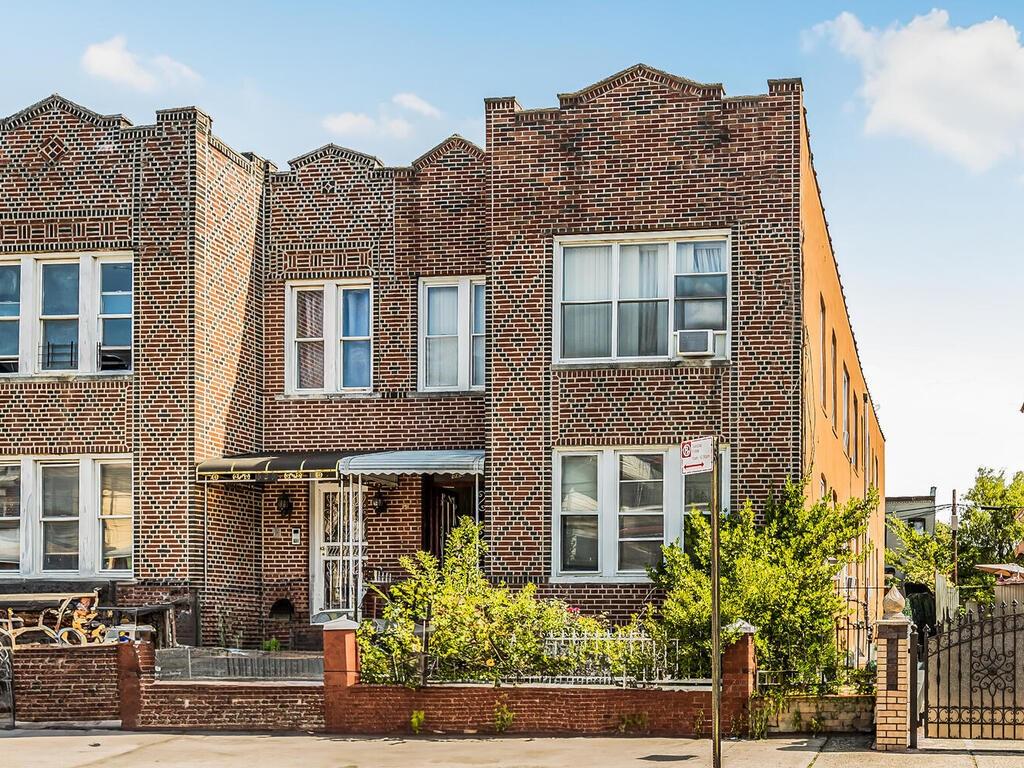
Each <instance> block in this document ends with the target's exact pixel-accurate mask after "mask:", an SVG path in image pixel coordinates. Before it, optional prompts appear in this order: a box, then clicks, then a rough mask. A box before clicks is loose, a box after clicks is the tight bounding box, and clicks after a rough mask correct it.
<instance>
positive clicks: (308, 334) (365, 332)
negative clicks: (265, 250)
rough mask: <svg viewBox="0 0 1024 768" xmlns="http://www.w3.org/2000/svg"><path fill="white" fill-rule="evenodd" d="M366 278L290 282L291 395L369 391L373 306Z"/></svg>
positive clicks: (288, 350)
mask: <svg viewBox="0 0 1024 768" xmlns="http://www.w3.org/2000/svg"><path fill="white" fill-rule="evenodd" d="M371 302H372V297H371V286H370V283H369V282H368V281H365V280H356V281H352V280H334V281H328V282H317V283H305V282H303V283H292V284H289V286H288V293H287V307H286V310H287V323H286V337H287V348H286V351H285V368H286V372H285V373H286V383H285V389H286V391H287V392H290V393H317V392H354V393H358V392H367V391H369V390H370V387H371V382H372V369H373V333H372V329H373V308H372V303H371Z"/></svg>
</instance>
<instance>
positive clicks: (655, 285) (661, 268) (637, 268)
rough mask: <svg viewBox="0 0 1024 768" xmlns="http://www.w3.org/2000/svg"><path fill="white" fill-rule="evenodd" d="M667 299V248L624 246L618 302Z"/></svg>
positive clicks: (620, 249) (660, 246)
mask: <svg viewBox="0 0 1024 768" xmlns="http://www.w3.org/2000/svg"><path fill="white" fill-rule="evenodd" d="M666 296H668V245H665V244H660V245H623V246H621V247H620V248H619V298H620V299H659V298H665V297H666Z"/></svg>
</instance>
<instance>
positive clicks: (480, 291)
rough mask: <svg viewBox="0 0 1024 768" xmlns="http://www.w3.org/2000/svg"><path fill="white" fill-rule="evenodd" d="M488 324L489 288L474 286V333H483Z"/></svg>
mask: <svg viewBox="0 0 1024 768" xmlns="http://www.w3.org/2000/svg"><path fill="white" fill-rule="evenodd" d="M486 322H487V286H486V285H484V284H483V283H476V284H474V285H473V333H483V332H484V328H485V323H486Z"/></svg>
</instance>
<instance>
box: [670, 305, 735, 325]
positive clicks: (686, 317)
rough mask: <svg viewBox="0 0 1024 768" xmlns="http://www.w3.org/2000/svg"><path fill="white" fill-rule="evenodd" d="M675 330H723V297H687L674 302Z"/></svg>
mask: <svg viewBox="0 0 1024 768" xmlns="http://www.w3.org/2000/svg"><path fill="white" fill-rule="evenodd" d="M675 322H676V326H675V327H676V330H688V331H692V330H701V331H704V330H708V331H724V330H725V301H724V300H723V299H687V300H685V301H677V302H676V318H675Z"/></svg>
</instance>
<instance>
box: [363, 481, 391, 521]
mask: <svg viewBox="0 0 1024 768" xmlns="http://www.w3.org/2000/svg"><path fill="white" fill-rule="evenodd" d="M366 508H367V510H369V511H370V513H371V514H374V515H383V514H384V513H385V512H386V511H387V508H388V502H387V500H386V499H385V498H384V492H383V491H382V490H381V489H380V488H378V489H377V490H376V491H374V493H373V495H372V496H370V497H369V498H368V499H367V500H366Z"/></svg>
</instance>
